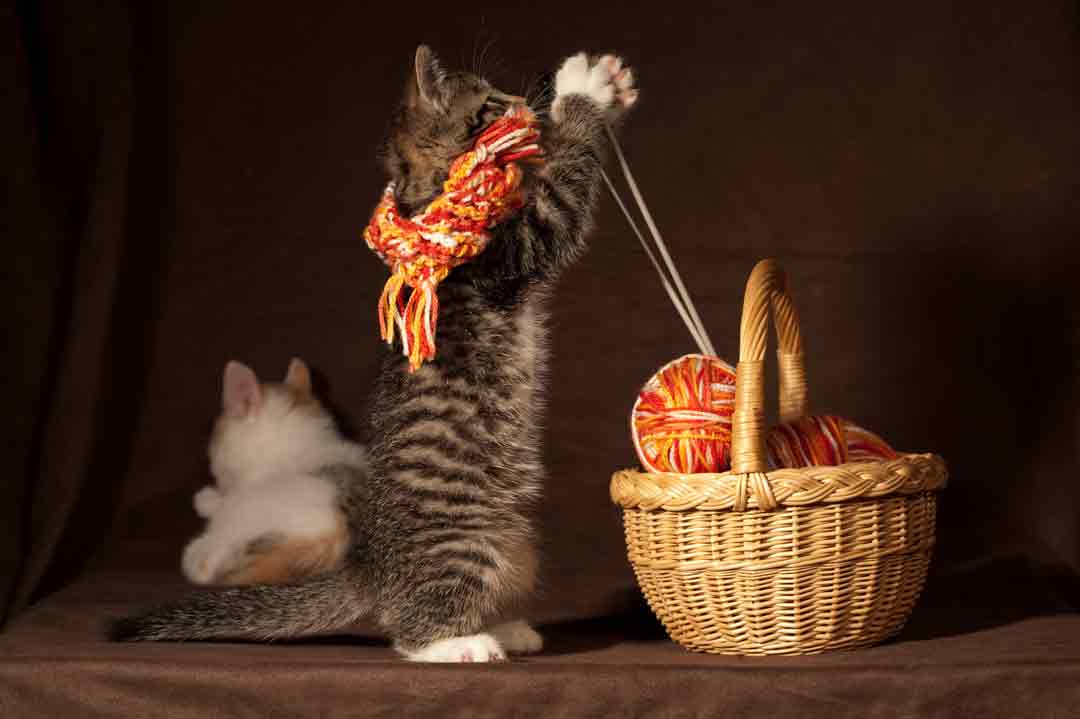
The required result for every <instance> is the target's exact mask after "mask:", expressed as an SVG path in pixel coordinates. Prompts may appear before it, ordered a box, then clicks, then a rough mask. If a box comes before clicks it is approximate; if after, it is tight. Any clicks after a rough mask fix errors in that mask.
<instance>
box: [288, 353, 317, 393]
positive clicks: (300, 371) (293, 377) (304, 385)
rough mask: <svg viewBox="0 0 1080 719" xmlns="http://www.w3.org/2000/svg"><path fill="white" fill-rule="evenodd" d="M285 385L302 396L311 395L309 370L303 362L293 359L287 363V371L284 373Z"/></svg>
mask: <svg viewBox="0 0 1080 719" xmlns="http://www.w3.org/2000/svg"><path fill="white" fill-rule="evenodd" d="M285 384H287V385H288V386H290V387H292V388H293V389H294V390H296V391H298V392H300V393H302V394H311V370H309V369H308V366H307V365H306V364H304V360H302V359H300V358H299V357H293V358H292V360H290V361H289V371H288V372H286V373H285Z"/></svg>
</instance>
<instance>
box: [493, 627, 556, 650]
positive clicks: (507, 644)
mask: <svg viewBox="0 0 1080 719" xmlns="http://www.w3.org/2000/svg"><path fill="white" fill-rule="evenodd" d="M491 634H492V636H494V637H495V639H496V640H497V641H498V642H499V644H501V645H502V647H503V649H505V650H506V651H507V653H509V654H536V653H537V652H538V651H540V650H541V649H543V648H544V638H543V637H541V636H540V633H539V632H537V631H536V630H535V629H533V628H532V627H530V626H529V625H528V623H527V622H524V621H522V620H520V619H519V620H517V621H513V622H507V623H506V624H499V625H498V626H495V627H492V628H491Z"/></svg>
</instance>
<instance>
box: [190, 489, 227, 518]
mask: <svg viewBox="0 0 1080 719" xmlns="http://www.w3.org/2000/svg"><path fill="white" fill-rule="evenodd" d="M223 499H224V497H222V496H221V492H219V491H218V489H217V487H211V486H209V485H207V486H206V487H203V488H202V489H200V490H199V491H198V492H196V493H195V498H194V504H195V513H196V514H198V515H199V516H200V517H202V518H203V519H208V518H209V517H210V515H212V514H213V513H214V512H216V511H217V510H218V507H220V506H221V502H222V500H223Z"/></svg>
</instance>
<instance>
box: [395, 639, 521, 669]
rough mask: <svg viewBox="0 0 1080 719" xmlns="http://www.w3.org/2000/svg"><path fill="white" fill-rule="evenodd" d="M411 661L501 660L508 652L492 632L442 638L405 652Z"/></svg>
mask: <svg viewBox="0 0 1080 719" xmlns="http://www.w3.org/2000/svg"><path fill="white" fill-rule="evenodd" d="M405 658H406V659H408V660H409V661H410V662H453V663H461V662H501V661H503V660H504V659H506V653H505V652H504V651H503V648H502V647H501V646H499V642H498V641H497V640H496V639H495V637H493V636H491V635H490V634H473V635H472V636H468V637H454V638H453V639H440V640H439V641H437V642H432V643H431V644H428V645H427V646H426V647H424V648H423V649H418V650H417V651H415V652H405Z"/></svg>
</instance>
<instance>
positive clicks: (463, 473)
mask: <svg viewBox="0 0 1080 719" xmlns="http://www.w3.org/2000/svg"><path fill="white" fill-rule="evenodd" d="M422 50H423V51H422V52H418V53H417V67H416V72H415V73H413V74H412V79H411V80H410V83H409V89H408V91H407V93H406V100H405V102H404V103H403V105H402V107H401V109H400V110H399V112H398V114H397V115H396V118H395V121H394V125H393V128H392V130H391V133H390V136H389V140H388V142H387V143H386V145H385V147H384V151H383V158H384V161H385V164H386V166H387V168H388V170H389V172H390V175H391V179H393V180H394V182H395V187H396V188H398V190H397V191H398V196H397V198H396V199H397V201H398V204H399V207H401V209H402V211H403V212H412V211H415V210H416V209H418V208H419V207H422V206H423V205H425V204H426V203H427V202H429V201H430V200H431V199H432V198H433V197H434V196H435V195H436V194H438V192H439V190H440V184H441V181H442V180H443V179H444V178H445V177H446V172H447V169H448V168H449V164H450V162H451V161H452V159H453V158H454V157H455V156H456V155H457V154H459V153H460V152H461V151H463V150H464V149H466V148H467V147H468V144H469V142H470V139H469V138H470V135H471V133H473V132H475V131H476V129H477V127H475V126H474V125H473V124H472V123H474V122H475V121H476V119H477V118H484V119H485V120H488V119H490V118H488V117H487V116H486V115H485V114H484V113H485V104H484V96H485V94H486V93H487V92H489V91H490V86H489V85H487V83H486V82H485V81H483V80H482V79H480V78H477V77H475V76H471V75H465V74H448V73H445V72H444V71H442V70H441V68H440V67H439V66H438V65H437V60H435V59H434V56H433V55H432V54H431V53H430V51H427V50H426V49H423V48H422ZM626 77H627V78H629V75H627V76H626ZM609 94H610V91H609ZM627 104H628V103H627ZM440 108H442V109H440ZM446 108H449V109H446ZM605 112H607V113H610V112H612V109H611V108H610V107H605V106H603V105H601V104H600V103H599V102H597V101H596V100H594V99H592V98H590V97H589V96H586V95H583V94H568V95H565V96H561V97H559V98H558V113H557V116H558V118H559V119H558V120H557V121H555V122H554V123H550V124H549V125H548V126H547V127H545V128H544V139H543V142H544V145H545V152H546V157H547V159H546V162H545V164H544V165H543V166H542V167H539V168H536V169H532V170H530V173H531V174H530V175H528V176H527V178H526V184H525V188H526V192H527V197H528V200H527V204H526V206H525V207H524V208H523V209H522V210H521V212H520V213H519V214H518V215H517V216H516V217H514V218H513V219H511V220H509V221H506V222H505V223H503V224H502V225H500V226H499V227H498V228H497V230H496V233H495V235H494V237H493V238H492V241H491V243H490V244H489V246H488V248H487V250H486V251H485V252H484V253H483V254H482V255H481V256H480V257H479V258H478V259H477V260H476V261H474V262H472V263H471V264H468V265H464V266H462V267H459V268H457V269H455V270H454V271H453V272H452V273H451V274H450V276H449V277H448V278H447V279H446V281H444V282H443V283H442V285H441V286H440V287H439V301H440V305H441V310H440V316H439V327H438V354H437V356H436V358H435V360H434V361H432V362H430V363H427V364H425V365H423V366H422V367H420V368H419V369H418V370H417V371H416V372H415V373H412V374H410V373H409V372H407V371H406V363H407V360H406V358H405V357H402V356H401V355H400V353H399V352H398V351H396V350H395V351H393V352H391V353H388V355H387V358H386V361H385V363H384V366H383V368H382V370H381V373H380V375H379V379H378V383H377V386H376V388H375V393H374V403H373V407H372V411H371V432H370V435H371V438H372V440H371V443H370V444H369V446H368V453H369V457H368V459H369V470H368V471H367V472H366V473H364V472H361V473H360V474H356V473H355V471H354V470H353V469H347V470H345V471H342V472H339V473H338V475H337V476H336V481H338V482H339V485H340V487H341V497H342V507H343V511H344V513H345V516H347V517H348V521H349V532H350V536H351V538H352V541H351V543H350V546H349V549H348V553H347V555H346V557H345V560H344V568H343V569H342V570H340V571H339V572H338V573H336V574H334V575H331V576H330V577H322V578H318V579H314V580H312V582H311V583H309V584H301V585H296V586H290V585H286V586H281V587H261V586H260V587H251V588H236V589H230V590H228V591H229V592H230V593H229V594H226V595H224V596H225V597H226V599H220V600H219V599H211V598H209V596H208V595H199V598H198V599H197V600H195V603H194V604H189V605H184V606H183V607H181V608H176V607H173V608H170V609H167V610H166V611H165V614H150V615H147V616H144V617H141V618H136V619H135V620H130V621H128V622H126V623H124V624H121V625H120V627H119V630H120V631H119V632H118V635H117V636H119V637H120V638H126V639H180V638H204V637H208V636H219V635H222V636H224V635H229V636H232V635H235V634H241V635H244V636H255V637H263V638H265V637H275V636H292V635H295V634H302V633H307V632H309V631H311V630H313V629H325V628H329V627H328V626H327V620H326V618H325V617H326V613H327V611H328V610H327V605H328V603H333V602H334V600H331V599H329V598H328V596H327V594H326V593H328V592H333V596H334V597H336V601H337V602H338V604H335V608H334V610H333V611H332V612H330V613H329V616H331V617H332V618H333V619H334V621H335V622H337V621H339V620H342V621H343V620H346V619H350V618H352V617H355V616H359V615H360V614H363V613H365V612H367V611H369V610H370V611H371V613H372V614H373V616H374V618H375V619H376V620H377V621H378V623H379V624H380V626H381V627H382V628H383V629H384V630H385V631H386V632H387V634H388V635H389V636H390V637H392V639H393V641H394V644H395V646H396V647H397V648H398V649H399V650H400V651H402V652H403V653H405V654H406V655H407V656H413V657H414V658H420V659H427V658H430V657H431V655H432V652H431V651H428V652H427V653H426V654H425V648H427V649H429V650H431V649H433V648H438V649H439V650H440V657H441V656H443V653H441V649H442V648H443V647H445V646H450V645H447V644H446V643H447V642H450V643H451V645H452V643H453V640H454V639H455V638H460V639H462V640H469V642H471V644H469V645H468V646H471V647H491V646H494V647H498V646H500V645H499V639H498V638H499V637H503V638H504V639H503V641H507V640H506V639H505V637H506V636H510V634H508V633H507V631H506V629H505V627H503V628H500V629H498V630H494V629H493V630H492V632H491V634H481V632H482V631H483V630H484V628H485V627H490V626H491V624H492V623H493V622H494V621H495V620H496V618H497V617H499V616H501V615H504V614H505V613H506V612H507V610H508V609H510V608H512V607H513V606H514V605H515V603H517V602H518V601H519V600H521V599H523V598H525V597H526V596H527V595H528V594H529V592H530V591H531V590H532V588H533V586H534V583H535V580H536V570H537V564H538V558H537V552H536V548H535V541H534V531H533V528H532V524H531V522H530V519H529V514H530V509H531V506H532V504H533V503H534V502H535V501H536V499H537V498H538V497H539V495H540V492H541V487H542V483H543V475H544V469H543V466H542V463H541V452H540V432H541V417H542V408H543V399H544V398H543V386H544V375H545V368H546V364H547V362H546V358H547V329H546V311H545V309H544V304H545V298H546V297H547V296H548V294H549V293H550V290H551V288H552V285H553V283H554V281H555V279H556V278H557V276H558V274H559V273H560V271H561V270H563V269H564V268H565V267H567V266H568V265H569V264H570V263H571V262H572V261H573V260H574V259H575V258H577V257H578V256H579V255H580V254H581V253H582V251H583V250H584V248H585V243H584V241H585V236H586V234H587V233H588V231H589V229H590V223H591V212H592V208H593V205H594V203H595V201H596V198H597V194H598V190H599V180H600V176H599V173H600V165H601V160H602V154H603V150H604V119H605ZM540 114H541V115H542V114H543V113H542V112H541V113H540ZM492 117H494V115H492ZM275 592H279V593H278V594H275ZM309 605H310V606H309ZM192 607H197V608H198V611H200V612H201V611H203V610H206V611H208V612H210V614H212V617H210V616H208V617H207V618H206V625H205V626H204V625H202V624H200V623H199V619H197V618H196V613H197V612H196V610H195V609H192ZM234 607H235V608H234ZM226 614H227V615H228V616H230V617H232V623H230V621H229V620H227V619H225V618H224V615H226ZM246 616H250V617H251V620H250V622H251V623H250V624H248V623H246V622H247V621H248V620H246V619H244V618H243V617H246ZM506 626H513V627H516V628H515V631H514V632H513V633H511V634H515V635H520V636H524V637H526V638H527V639H525V640H522V643H523V644H525V645H528V646H530V647H532V648H533V649H535V648H536V647H537V646H538V645H539V637H538V636H536V635H535V633H534V632H531V630H530V629H529V628H528V627H527V626H525V625H520V626H518V625H506ZM481 640H482V641H481ZM492 643H494V644H492ZM462 646H465V645H462ZM507 649H510V650H513V647H507ZM454 651H456V650H455V649H453V646H451V651H450V653H449V656H452V655H453V652H454ZM471 651H473V650H472V649H468V648H466V649H463V650H462V652H464V653H463V656H471V655H470V654H469V652H471ZM484 651H485V652H487V650H486V649H485V650H484ZM489 654H490V657H491V658H497V657H498V655H499V652H498V651H495V650H492V651H491V652H489ZM462 660H465V661H471V660H472V659H471V658H470V659H462Z"/></svg>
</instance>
